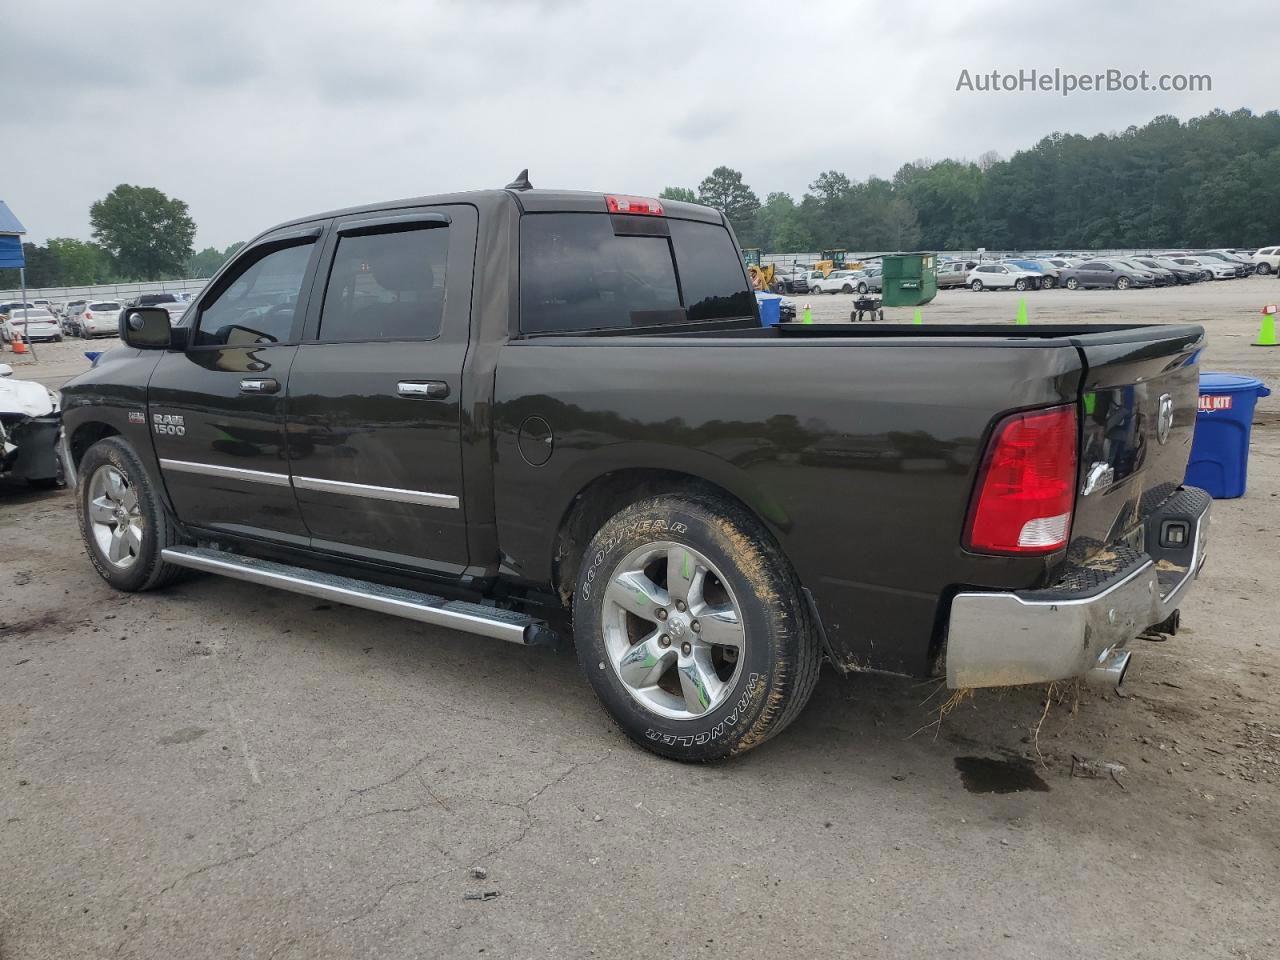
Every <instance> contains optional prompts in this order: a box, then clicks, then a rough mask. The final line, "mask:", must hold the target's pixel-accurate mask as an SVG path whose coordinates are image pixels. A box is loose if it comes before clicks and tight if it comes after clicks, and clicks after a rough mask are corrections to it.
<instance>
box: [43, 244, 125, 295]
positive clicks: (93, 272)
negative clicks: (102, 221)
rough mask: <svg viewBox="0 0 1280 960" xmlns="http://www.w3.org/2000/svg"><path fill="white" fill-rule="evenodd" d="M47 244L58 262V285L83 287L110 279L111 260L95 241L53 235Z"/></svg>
mask: <svg viewBox="0 0 1280 960" xmlns="http://www.w3.org/2000/svg"><path fill="white" fill-rule="evenodd" d="M47 246H48V248H49V253H50V254H51V255H52V256H53V258H54V259H55V260H56V261H57V263H58V284H57V285H58V286H62V287H83V286H88V285H89V284H94V283H106V282H107V281H109V280H110V279H111V260H110V258H109V257H108V256H107V254H106V251H104V250H103V249H102V248H101V247H100V246H98V245H97V244H96V243H90V242H88V241H86V240H77V239H76V238H75V237H54V238H53V239H51V240H50V241H49V243H48V244H47Z"/></svg>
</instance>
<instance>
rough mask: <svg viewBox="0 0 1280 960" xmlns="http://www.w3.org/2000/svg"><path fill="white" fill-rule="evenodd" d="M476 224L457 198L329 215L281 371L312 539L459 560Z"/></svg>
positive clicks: (365, 555)
mask: <svg viewBox="0 0 1280 960" xmlns="http://www.w3.org/2000/svg"><path fill="white" fill-rule="evenodd" d="M476 225H477V214H476V209H475V208H474V207H472V206H469V205H461V204H459V205H443V206H437V207H419V208H413V209H401V210H397V211H394V212H391V213H387V214H385V215H384V214H364V215H357V216H351V217H346V218H343V219H341V220H337V221H335V223H334V226H333V230H332V235H331V236H330V238H329V241H328V242H327V244H326V248H325V251H324V265H323V267H322V269H321V270H320V271H319V273H318V275H317V277H316V279H315V283H314V293H313V297H312V304H311V308H310V310H309V312H308V318H307V328H306V337H305V342H304V343H303V344H302V345H301V347H300V348H299V349H298V356H297V359H296V360H295V361H294V364H293V370H292V374H291V376H290V379H289V412H288V431H289V453H290V459H291V464H292V471H293V483H294V488H295V490H296V493H297V497H298V503H299V506H300V508H301V511H302V517H303V519H304V520H305V522H306V525H307V527H308V529H309V530H310V532H311V537H312V546H314V547H315V548H317V549H321V550H326V551H329V552H332V553H337V554H343V555H347V556H351V557H354V558H358V559H363V560H369V561H374V562H382V563H391V564H396V565H401V566H411V567H416V568H420V569H423V570H426V571H428V572H435V573H439V574H441V575H445V576H457V575H460V574H461V573H462V571H463V568H464V567H465V566H466V564H467V560H468V555H467V541H466V503H465V501H464V498H463V477H462V446H461V421H460V417H461V409H462V391H463V382H462V368H463V361H464V359H465V358H466V354H467V344H468V337H469V328H470V322H471V286H472V273H473V270H474V266H475V251H476Z"/></svg>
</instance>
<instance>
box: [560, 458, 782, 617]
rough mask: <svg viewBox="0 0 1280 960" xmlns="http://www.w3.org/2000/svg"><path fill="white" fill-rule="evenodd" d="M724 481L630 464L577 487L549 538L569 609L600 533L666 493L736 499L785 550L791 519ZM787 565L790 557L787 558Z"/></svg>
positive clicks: (744, 486) (746, 486)
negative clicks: (588, 553) (636, 507)
mask: <svg viewBox="0 0 1280 960" xmlns="http://www.w3.org/2000/svg"><path fill="white" fill-rule="evenodd" d="M724 479H725V478H724V477H722V476H720V477H716V478H715V479H709V478H708V477H707V476H706V475H705V474H702V473H692V472H686V471H684V470H678V469H664V468H655V467H645V466H627V467H618V468H614V469H610V470H607V471H604V472H601V473H599V474H597V475H596V476H593V477H592V478H591V479H590V480H588V481H587V482H585V483H582V484H580V485H579V486H578V489H577V492H576V493H575V494H574V495H573V496H572V497H571V498H570V499H569V501H568V503H567V504H566V505H565V506H564V507H563V508H562V509H561V511H560V513H559V520H558V522H557V524H556V529H555V533H554V535H553V537H552V540H551V556H550V571H551V585H552V588H553V589H554V591H555V593H556V595H557V596H558V597H559V598H560V600H561V602H562V603H564V604H566V605H568V603H569V601H570V599H571V597H572V596H573V591H574V586H575V584H576V582H577V579H578V570H579V567H580V565H581V561H582V557H583V555H584V554H585V553H586V549H587V546H588V544H589V543H590V542H591V538H592V537H593V536H594V535H595V533H596V531H597V530H599V529H600V528H601V527H602V526H604V524H605V522H606V521H607V520H608V519H609V518H610V517H612V516H614V515H615V514H617V513H618V512H619V511H621V510H624V509H625V508H626V507H628V506H630V505H631V504H633V503H637V502H639V501H641V500H645V499H648V498H650V497H655V496H660V495H663V494H682V493H684V494H701V495H704V496H706V495H710V496H714V497H718V498H722V499H726V500H729V501H732V502H734V503H736V504H737V505H739V506H740V507H742V508H743V509H745V510H746V511H747V512H749V513H750V514H751V515H752V516H754V517H755V518H756V519H757V520H758V521H760V523H761V525H762V526H764V527H765V528H766V530H768V531H769V532H770V533H772V534H773V537H774V541H775V543H776V544H777V546H778V549H779V550H780V551H781V552H782V554H783V556H784V557H786V556H787V553H786V549H785V547H784V545H783V543H782V539H781V538H780V537H779V536H778V533H779V532H780V531H785V529H786V528H787V526H788V525H789V524H788V521H787V518H786V516H785V515H784V514H782V513H781V508H780V507H777V506H775V505H773V504H772V502H771V501H770V500H769V499H768V498H767V496H765V495H764V494H763V492H762V491H759V490H758V489H756V488H755V486H754V484H752V483H750V481H749V480H746V479H743V478H740V479H738V480H737V482H734V481H733V480H730V482H728V483H726V482H723V481H724ZM787 559H788V562H791V561H790V558H789V557H788V558H787Z"/></svg>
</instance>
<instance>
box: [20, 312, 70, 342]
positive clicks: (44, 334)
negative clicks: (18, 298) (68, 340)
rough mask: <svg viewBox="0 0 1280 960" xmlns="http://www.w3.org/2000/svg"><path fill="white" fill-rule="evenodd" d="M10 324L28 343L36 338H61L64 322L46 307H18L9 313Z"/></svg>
mask: <svg viewBox="0 0 1280 960" xmlns="http://www.w3.org/2000/svg"><path fill="white" fill-rule="evenodd" d="M9 326H10V327H11V328H12V329H13V330H14V331H16V332H17V333H19V334H21V335H22V339H23V340H25V341H26V342H27V343H31V342H33V341H36V340H61V339H62V324H60V323H58V318H57V317H55V316H54V315H53V314H52V313H50V312H49V311H48V310H46V309H45V308H44V307H28V308H25V309H24V308H22V307H18V308H16V309H14V310H13V311H12V312H11V313H10V314H9Z"/></svg>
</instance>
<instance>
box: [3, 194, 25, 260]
mask: <svg viewBox="0 0 1280 960" xmlns="http://www.w3.org/2000/svg"><path fill="white" fill-rule="evenodd" d="M26 232H27V228H26V227H24V226H23V225H22V221H20V220H19V219H18V218H17V217H15V216H14V215H13V211H12V210H10V209H9V207H8V205H7V204H6V203H5V202H4V201H3V200H0V267H21V266H25V265H26V261H25V260H24V259H23V257H22V235H23V234H24V233H26Z"/></svg>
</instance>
